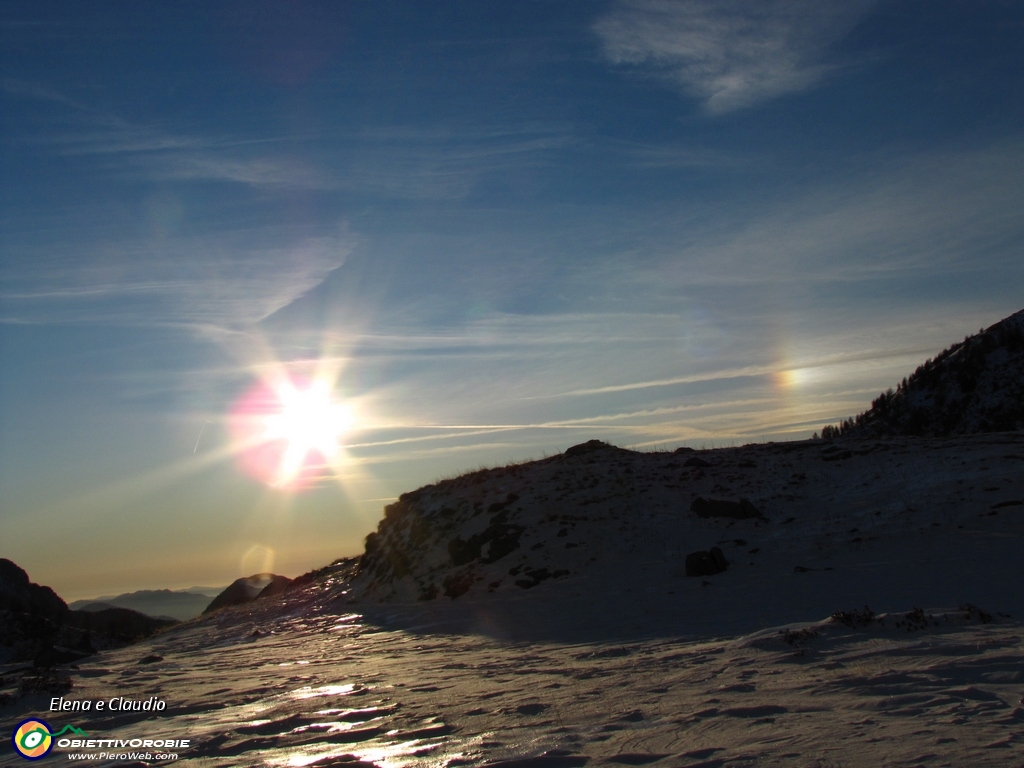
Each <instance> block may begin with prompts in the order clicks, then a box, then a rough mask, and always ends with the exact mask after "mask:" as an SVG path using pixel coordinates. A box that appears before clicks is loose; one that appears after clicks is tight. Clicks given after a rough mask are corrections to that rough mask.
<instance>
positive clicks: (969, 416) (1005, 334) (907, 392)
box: [821, 310, 1024, 438]
mask: <svg viewBox="0 0 1024 768" xmlns="http://www.w3.org/2000/svg"><path fill="white" fill-rule="evenodd" d="M1022 429H1024V310H1022V311H1020V312H1017V313H1015V314H1013V315H1010V316H1009V317H1007V318H1006V319H1004V320H1001V321H1000V322H998V323H996V324H995V325H993V326H991V327H990V328H987V329H985V330H982V331H979V332H978V333H977V334H975V335H974V336H968V337H967V338H965V339H964V340H963V341H962V342H960V343H958V344H954V345H953V346H951V347H950V348H949V349H946V350H945V351H943V352H942V353H941V354H939V355H938V356H937V357H935V359H934V360H928V361H927V362H925V363H924V365H922V366H920V367H919V368H918V369H917V370H916V371H914V372H913V373H912V374H911V375H910V376H908V377H907V378H905V379H904V380H903V381H902V382H900V384H899V385H898V386H897V387H896V389H895V390H893V389H889V390H888V391H887V392H883V393H882V394H880V395H879V396H878V397H877V398H876V399H875V400H874V401H873V402H872V403H871V408H870V409H868V410H867V411H865V412H864V413H861V414H860V415H858V416H856V417H854V418H851V419H846V420H845V421H843V422H841V423H840V424H838V425H835V426H833V425H829V426H827V427H825V428H824V429H823V430H822V434H821V436H822V437H825V438H830V437H847V436H849V437H884V436H888V435H926V436H932V437H943V436H949V435H963V434H973V433H979V432H1014V431H1018V430H1022Z"/></svg>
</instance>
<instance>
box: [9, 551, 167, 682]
mask: <svg viewBox="0 0 1024 768" xmlns="http://www.w3.org/2000/svg"><path fill="white" fill-rule="evenodd" d="M175 623H177V622H175V621H174V620H173V619H155V618H153V617H151V616H146V615H145V614H142V613H139V612H138V611H133V610H131V609H128V608H118V607H108V608H104V609H102V610H97V611H72V610H71V609H70V608H68V606H67V603H65V602H64V601H63V600H62V599H61V598H60V597H59V596H58V595H57V593H55V592H54V591H53V590H52V589H50V588H49V587H44V586H40V585H39V584H35V583H33V582H32V581H30V580H29V577H28V574H27V573H26V572H25V570H24V569H22V568H20V567H19V566H18V565H16V564H15V563H13V562H11V561H10V560H6V559H3V558H0V657H3V660H6V661H32V662H33V663H34V664H35V665H36V666H52V665H54V664H61V663H66V662H69V661H74V660H76V659H80V658H83V657H85V656H88V655H90V654H92V653H95V652H96V651H97V650H103V649H105V648H117V647H120V646H124V645H128V644H130V643H133V642H135V641H137V640H141V639H142V638H145V637H148V636H149V635H152V634H153V633H154V632H156V631H158V630H160V629H163V628H165V627H169V626H171V625H173V624H175Z"/></svg>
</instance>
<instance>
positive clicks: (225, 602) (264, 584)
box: [203, 573, 292, 613]
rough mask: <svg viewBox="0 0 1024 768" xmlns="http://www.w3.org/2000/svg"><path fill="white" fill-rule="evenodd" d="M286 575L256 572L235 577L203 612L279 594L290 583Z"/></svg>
mask: <svg viewBox="0 0 1024 768" xmlns="http://www.w3.org/2000/svg"><path fill="white" fill-rule="evenodd" d="M291 581H292V580H291V579H289V578H288V577H287V576H278V575H276V574H273V573H257V574H254V575H252V576H246V577H244V578H241V579H235V581H233V582H232V583H231V585H230V586H228V588H227V589H225V590H224V591H223V592H221V593H220V594H219V595H217V596H216V597H215V598H214V599H213V602H211V603H210V604H209V605H208V606H206V609H205V610H204V611H203V613H210V612H211V611H216V610H217V609H218V608H226V607H228V606H229V605H242V604H244V603H251V602H252V601H253V600H256V599H257V598H260V597H270V596H272V595H277V594H280V593H281V592H283V591H284V590H285V588H286V587H287V586H288V585H289V584H291Z"/></svg>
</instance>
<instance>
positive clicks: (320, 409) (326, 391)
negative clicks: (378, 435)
mask: <svg viewBox="0 0 1024 768" xmlns="http://www.w3.org/2000/svg"><path fill="white" fill-rule="evenodd" d="M331 390H332V385H331V382H329V381H327V380H326V379H322V378H321V379H314V380H313V381H309V382H307V381H298V380H294V379H291V378H288V377H282V378H281V379H279V380H278V381H276V382H274V383H261V384H260V385H258V386H257V387H255V388H254V389H253V390H251V391H250V392H248V393H246V394H245V395H243V397H242V398H240V399H239V401H238V403H237V404H236V406H235V408H234V409H233V412H232V423H233V424H234V425H235V427H234V429H233V431H234V433H235V441H236V445H237V446H238V453H239V459H240V463H241V465H242V468H243V469H245V470H246V471H247V472H248V473H249V474H252V475H254V476H255V477H257V478H259V479H260V480H263V481H264V482H266V483H267V484H268V485H271V486H273V487H278V488H299V487H303V486H306V485H309V484H310V482H311V481H313V480H315V479H317V478H319V477H321V476H323V475H325V474H327V473H328V472H329V471H330V470H331V469H332V468H333V466H334V465H335V464H336V463H337V458H338V456H339V452H340V451H341V448H342V444H343V439H344V436H345V434H346V432H348V431H349V430H350V429H351V427H352V421H353V419H352V410H351V408H350V407H349V406H348V405H347V404H345V403H344V402H341V401H339V400H336V399H335V398H334V397H333V395H332V391H331Z"/></svg>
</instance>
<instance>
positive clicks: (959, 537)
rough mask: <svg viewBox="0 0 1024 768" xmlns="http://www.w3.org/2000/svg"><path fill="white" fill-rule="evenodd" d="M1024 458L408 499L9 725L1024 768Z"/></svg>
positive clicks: (837, 464)
mask: <svg viewBox="0 0 1024 768" xmlns="http://www.w3.org/2000/svg"><path fill="white" fill-rule="evenodd" d="M1022 470H1024V434H1021V433H1000V434H989V435H977V436H966V437H956V438H948V439H940V438H886V439H872V440H852V439H842V440H815V441H805V442H797V443H778V444H771V443H769V444H761V445H750V446H744V447H739V448H723V449H717V450H707V451H688V450H684V451H680V452H675V453H636V452H632V451H626V450H622V449H618V448H614V447H611V446H606V445H603V444H600V445H595V444H587V445H585V446H583V447H579V448H578V449H574V450H571V451H569V452H566V453H565V454H560V455H558V456H554V457H550V458H548V459H544V460H541V461H538V462H532V463H529V464H523V465H518V466H513V467H507V468H500V469H495V470H487V471H481V472H477V473H473V474H471V475H467V476H463V477H462V478H456V479H453V480H448V481H444V482H441V483H438V484H437V485H434V486H428V487H426V488H423V489H420V490H419V491H416V492H413V493H411V494H406V495H405V496H403V498H402V500H401V501H400V502H399V503H398V504H397V505H395V506H393V507H392V508H391V509H390V511H389V513H388V515H387V516H386V518H385V520H384V521H382V523H381V527H380V528H379V529H378V531H377V533H376V534H375V535H374V536H373V537H372V539H371V541H370V543H369V550H368V554H367V556H366V557H365V558H364V561H363V563H362V564H361V565H360V564H358V563H357V562H356V561H339V562H338V563H337V564H336V565H335V566H333V567H331V568H328V569H325V570H324V571H323V572H322V573H321V574H319V575H318V577H317V578H316V579H313V580H310V581H307V582H305V583H303V584H301V586H299V587H298V588H296V589H293V590H292V591H290V592H288V593H286V594H284V595H281V596H278V597H272V598H266V599H261V600H258V601H257V602H255V603H251V604H248V605H245V606H237V607H233V608H227V609H224V610H221V611H218V612H216V613H213V614H212V615H209V616H206V617H202V618H200V619H196V620H193V621H191V622H187V623H185V624H183V625H180V626H178V627H176V628H174V629H172V630H170V631H168V632H166V633H164V634H161V635H158V636H155V637H152V638H150V639H149V640H147V641H145V642H143V643H140V644H138V645H135V646H132V647H129V648H124V649H121V650H119V651H113V652H104V653H102V654H100V655H98V656H95V657H91V658H90V659H88V660H86V661H85V662H83V663H81V664H80V665H79V667H78V668H77V669H68V668H65V669H64V670H62V674H64V675H66V676H67V677H68V678H69V681H70V683H71V684H72V686H73V687H72V688H71V689H70V690H69V691H61V692H60V693H59V694H58V693H56V692H53V690H55V689H56V688H58V687H60V686H61V684H62V683H61V680H60V679H54V678H51V679H41V680H40V681H39V683H38V687H39V688H41V689H42V690H40V691H39V692H27V693H23V694H18V695H15V696H13V698H12V700H10V701H9V702H8V703H7V705H6V706H4V707H3V709H2V710H0V711H2V712H3V714H4V716H5V719H6V721H8V722H9V724H10V726H11V727H12V728H13V726H14V725H15V724H17V723H18V722H20V721H21V720H23V719H25V718H27V717H30V716H33V715H38V716H41V717H42V718H43V719H46V720H48V722H50V724H51V726H53V727H54V728H55V729H56V728H61V727H63V726H64V725H65V724H67V723H71V724H73V725H75V726H77V727H79V728H82V729H84V730H85V731H86V732H88V733H89V734H90V736H92V735H93V734H95V736H94V737H95V738H104V739H108V738H117V739H147V738H149V739H152V738H164V739H186V738H187V739H190V742H191V745H192V746H191V747H190V748H189V749H187V750H180V756H179V757H180V759H179V761H178V762H182V761H186V760H187V762H188V764H190V765H192V764H195V765H209V766H249V765H272V766H290V765H295V766H298V765H315V766H342V765H345V766H352V765H360V764H362V765H370V764H374V765H378V766H404V765H415V766H420V765H423V766H448V765H451V766H456V765H468V766H477V765H489V764H496V765H504V766H538V767H547V768H558V767H560V766H582V765H606V764H607V765H656V766H703V767H704V768H711V767H712V766H723V767H724V766H755V765H757V766H776V765H782V766H789V765H792V766H904V765H906V766H910V765H914V766H921V765H924V766H982V765H992V766H1024V703H1022V697H1024V624H1022V622H1021V617H1024V555H1022V553H1024V540H1022V539H1024V471H1022ZM698 499H702V500H703V502H698V501H697V500H698ZM741 500H746V504H745V505H744V504H742V503H741ZM720 502H721V503H720ZM729 502H731V503H729ZM751 509H753V510H754V511H753V512H751V511H750V510H751ZM712 547H718V548H719V549H720V550H721V552H722V553H723V555H724V558H725V559H726V560H727V561H728V568H727V569H726V570H725V571H722V572H719V573H715V574H705V575H702V576H686V575H685V573H686V559H687V555H689V554H691V553H694V552H701V551H710V549H711V548H712ZM357 571H358V572H357ZM9 672H10V670H8V673H9ZM11 680H13V676H9V677H7V681H8V683H10V681H11ZM64 685H65V686H66V683H64ZM47 686H49V689H47ZM6 690H11V689H10V687H9V686H8V688H7V689H6ZM57 695H63V696H64V697H65V698H70V699H93V700H95V699H109V698H111V697H115V696H124V697H127V698H131V699H147V698H149V697H151V696H156V697H159V698H160V699H162V700H163V701H165V702H166V703H167V707H166V709H165V710H164V711H163V712H160V713H159V714H157V715H153V714H150V713H141V712H131V713H105V712H104V713H91V716H90V713H75V715H76V717H75V718H74V719H68V718H67V717H66V716H65V715H64V714H61V713H56V712H54V713H48V712H47V711H46V708H47V706H48V705H49V700H50V698H51V697H53V696H57ZM47 759H49V760H67V756H66V755H64V754H61V750H59V749H55V750H54V752H53V753H52V754H51V757H49V758H47ZM0 763H2V764H3V765H20V764H23V763H22V762H21V759H20V758H18V757H16V756H14V755H13V754H12V753H11V752H10V751H9V750H8V751H5V752H4V753H3V758H2V761H0ZM90 764H93V765H107V764H109V765H115V764H116V765H125V764H126V763H125V762H117V761H111V760H98V761H90ZM127 764H133V763H127ZM134 764H140V763H138V762H135V763H134Z"/></svg>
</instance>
